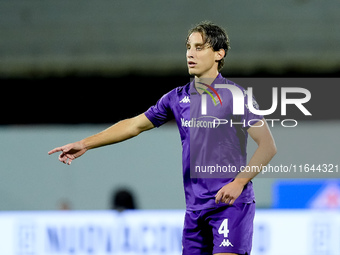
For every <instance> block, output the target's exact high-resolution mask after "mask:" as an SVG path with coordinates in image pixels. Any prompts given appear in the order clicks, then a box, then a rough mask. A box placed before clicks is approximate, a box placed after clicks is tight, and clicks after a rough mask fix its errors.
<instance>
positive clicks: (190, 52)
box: [187, 48, 194, 58]
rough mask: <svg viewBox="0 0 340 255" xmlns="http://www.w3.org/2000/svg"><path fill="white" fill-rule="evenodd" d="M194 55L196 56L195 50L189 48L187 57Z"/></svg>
mask: <svg viewBox="0 0 340 255" xmlns="http://www.w3.org/2000/svg"><path fill="white" fill-rule="evenodd" d="M193 57H194V52H193V50H192V48H191V49H187V58H193Z"/></svg>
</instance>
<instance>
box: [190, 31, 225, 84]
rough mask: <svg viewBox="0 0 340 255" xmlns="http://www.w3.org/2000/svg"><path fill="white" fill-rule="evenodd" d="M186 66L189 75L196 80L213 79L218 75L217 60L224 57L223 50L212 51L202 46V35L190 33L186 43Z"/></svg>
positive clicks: (204, 45)
mask: <svg viewBox="0 0 340 255" xmlns="http://www.w3.org/2000/svg"><path fill="white" fill-rule="evenodd" d="M186 56H187V64H188V69H189V74H190V75H195V76H196V77H198V78H215V77H216V76H217V75H218V62H217V61H218V60H221V59H222V58H223V56H224V50H223V49H221V50H220V51H214V50H213V48H212V47H211V46H210V45H208V44H204V41H203V38H202V35H201V34H200V33H198V32H194V33H192V34H191V35H190V36H189V38H188V41H187V54H186Z"/></svg>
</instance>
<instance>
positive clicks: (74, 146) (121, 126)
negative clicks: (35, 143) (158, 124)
mask: <svg viewBox="0 0 340 255" xmlns="http://www.w3.org/2000/svg"><path fill="white" fill-rule="evenodd" d="M153 127H154V125H153V124H152V122H151V121H150V120H149V119H148V118H147V117H146V116H145V114H140V115H138V116H136V117H134V118H131V119H125V120H122V121H120V122H118V123H116V124H114V125H113V126H111V127H109V128H108V129H105V130H104V131H102V132H100V133H98V134H95V135H92V136H90V137H87V138H85V139H83V140H81V141H78V142H75V143H70V144H67V145H64V146H61V147H57V148H55V149H53V150H51V151H49V152H48V154H50V155H51V154H53V153H55V152H58V151H61V152H62V153H61V154H60V156H59V160H60V161H61V162H63V163H65V164H69V165H70V164H71V162H72V160H74V159H76V158H78V157H80V156H81V155H83V154H84V153H85V152H86V151H87V150H90V149H94V148H98V147H102V146H105V145H109V144H114V143H119V142H122V141H125V140H127V139H130V138H132V137H135V136H137V135H139V134H140V133H142V132H144V131H146V130H149V129H152V128H153Z"/></svg>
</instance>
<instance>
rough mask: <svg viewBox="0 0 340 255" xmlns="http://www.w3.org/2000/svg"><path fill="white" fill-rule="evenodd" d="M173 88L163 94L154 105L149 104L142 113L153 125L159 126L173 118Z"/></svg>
mask: <svg viewBox="0 0 340 255" xmlns="http://www.w3.org/2000/svg"><path fill="white" fill-rule="evenodd" d="M174 93H175V90H172V91H170V92H169V93H167V94H165V95H163V96H162V97H161V99H159V100H158V101H157V103H156V104H155V105H154V106H151V107H150V108H149V109H148V110H147V111H146V112H145V113H144V114H145V116H146V117H147V118H148V119H149V120H150V121H151V122H152V124H153V125H154V126H155V127H159V126H161V125H163V124H164V123H166V122H167V121H169V120H171V119H172V118H173V112H172V109H171V99H172V97H173V96H174V95H173V94H174Z"/></svg>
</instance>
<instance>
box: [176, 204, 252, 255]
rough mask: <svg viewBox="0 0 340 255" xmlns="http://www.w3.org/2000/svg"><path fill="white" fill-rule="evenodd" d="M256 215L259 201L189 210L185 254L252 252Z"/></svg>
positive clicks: (184, 239)
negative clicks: (256, 203) (256, 206)
mask: <svg viewBox="0 0 340 255" xmlns="http://www.w3.org/2000/svg"><path fill="white" fill-rule="evenodd" d="M254 216H255V202H254V203H248V204H244V203H235V204H233V205H232V206H229V205H226V206H220V207H217V208H212V209H206V210H201V211H186V213H185V220H184V230H183V240H182V244H183V255H198V254H200V255H203V254H209V255H212V254H215V253H220V252H221V253H223V252H230V253H236V254H250V251H251V247H252V239H253V222H254Z"/></svg>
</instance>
